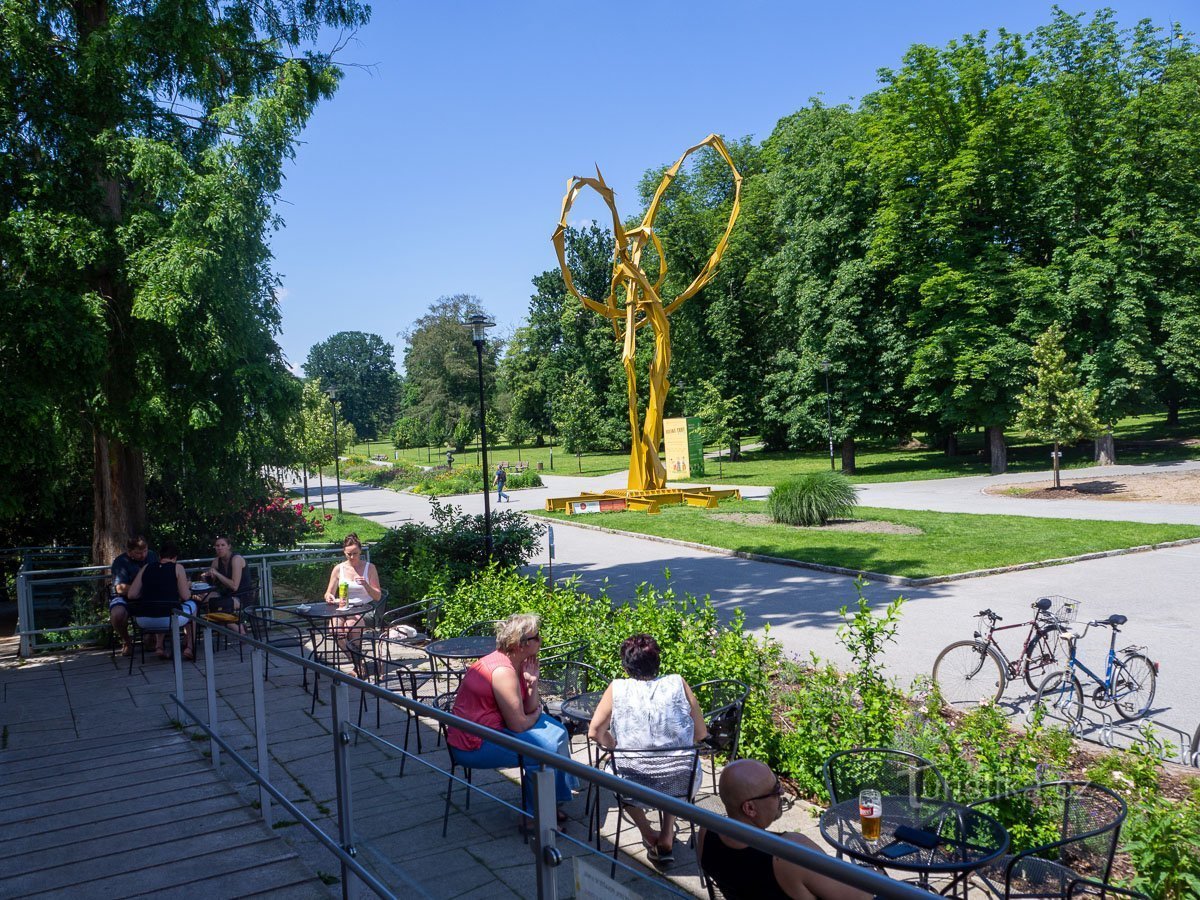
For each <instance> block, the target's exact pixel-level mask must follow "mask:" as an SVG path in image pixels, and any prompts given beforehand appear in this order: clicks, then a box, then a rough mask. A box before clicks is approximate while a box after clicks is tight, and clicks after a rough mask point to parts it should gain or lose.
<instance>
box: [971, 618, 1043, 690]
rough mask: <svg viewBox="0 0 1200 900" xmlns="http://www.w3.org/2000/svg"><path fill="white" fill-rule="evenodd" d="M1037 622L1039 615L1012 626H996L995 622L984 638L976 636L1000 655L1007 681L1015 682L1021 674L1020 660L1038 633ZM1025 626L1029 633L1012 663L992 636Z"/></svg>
mask: <svg viewBox="0 0 1200 900" xmlns="http://www.w3.org/2000/svg"><path fill="white" fill-rule="evenodd" d="M1039 621H1040V614H1039V615H1035V616H1034V617H1033V618H1032V619H1030V620H1029V621H1028V622H1016V623H1014V624H1012V625H997V624H996V623H995V622H992V623H990V624H989V626H988V632H987V635H986V636H985V635H982V634H981V635H978V637H979V639H980V640H982V641H983V642H984V643H986V644H987V645H988V646H989V647H991V648H992V649H994V650H995V651H996V652H997V653H999V654H1000V659H1001V660H1003V661H1004V665H1005V667H1006V668H1007V669H1008V671H1007V672H1005V673H1004V674H1005V677H1006V678H1007V679H1008V680H1009V681H1015V680H1016V678H1017V676H1018V675H1020V674H1021V669H1020V665H1021V659H1022V658H1024V656H1025V654H1026V652H1027V651H1028V650H1029V647H1030V645H1031V644H1032V643H1033V641H1034V639H1035V637H1036V636H1037V634H1038V632H1039V631H1040V629H1039V628H1038V623H1039ZM1026 625H1028V626H1029V631H1028V632H1026V634H1025V641H1024V643H1022V644H1021V652H1020V654H1018V656H1017V661H1016V662H1013V661H1012V660H1011V659H1009V658H1008V654H1007V653H1005V652H1004V649H1003V648H1002V647H1001V646H1000V644H998V643H997V642H996V638H995V637H993V635H994V634H995V633H996V632H997V631H1012V630H1013V629H1014V628H1022V627H1024V626H1026Z"/></svg>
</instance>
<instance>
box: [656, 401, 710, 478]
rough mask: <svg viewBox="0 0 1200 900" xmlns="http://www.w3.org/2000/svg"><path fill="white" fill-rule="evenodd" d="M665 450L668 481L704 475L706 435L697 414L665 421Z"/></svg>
mask: <svg viewBox="0 0 1200 900" xmlns="http://www.w3.org/2000/svg"><path fill="white" fill-rule="evenodd" d="M663 451H664V454H665V456H666V466H667V480H668V481H686V480H688V479H690V478H703V477H704V435H703V434H702V433H701V431H700V420H699V419H698V418H696V417H695V416H688V417H687V418H683V419H666V420H665V421H664V422H663Z"/></svg>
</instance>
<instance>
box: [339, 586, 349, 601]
mask: <svg viewBox="0 0 1200 900" xmlns="http://www.w3.org/2000/svg"><path fill="white" fill-rule="evenodd" d="M349 596H350V584H349V582H346V581H341V582H338V600H340V601H341V602H340V603H339V604H338V605H339V606H345V605H346V598H347V597H349Z"/></svg>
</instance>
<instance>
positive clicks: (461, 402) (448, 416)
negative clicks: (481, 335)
mask: <svg viewBox="0 0 1200 900" xmlns="http://www.w3.org/2000/svg"><path fill="white" fill-rule="evenodd" d="M477 312H482V307H481V306H480V302H479V299H478V298H476V297H471V296H468V295H466V294H458V295H455V296H453V297H443V298H441V299H440V300H438V301H437V302H436V303H433V304H431V305H430V307H429V311H428V312H427V313H426V314H425V315H424V316H422V317H421V318H419V319H417V321H416V322H415V323H413V327H412V328H411V329H409V330H408V331H407V332H405V334H404V340H405V350H404V372H405V385H404V415H410V416H416V417H417V418H420V419H423V420H424V421H426V422H429V423H431V433H432V434H436V437H437V439H436V441H432V440H431V443H438V444H441V443H444V442H446V441H451V442H453V444H454V447H455V450H456V451H457V452H460V453H461V452H462V449H463V447H464V446H465V445H466V443H467V442H468V441H470V440H471V439H472V437H473V436H474V435H475V434H476V432H477V431H478V430H479V422H478V417H479V374H478V361H477V358H476V353H475V345H474V344H473V343H472V341H471V332H470V330H469V329H468V328H467V327H465V326H464V325H463V322H464V321H466V319H467V317H469V316H471V315H473V314H474V313H477ZM501 349H502V344H501V342H500V341H497V340H493V339H490V338H489V339H488V340H487V341H486V342H485V343H484V346H483V383H484V391H485V396H486V397H487V398H488V402H489V405H490V399H491V397H492V396H493V393H494V390H495V385H496V361H497V359H498V357H499V355H500V350H501Z"/></svg>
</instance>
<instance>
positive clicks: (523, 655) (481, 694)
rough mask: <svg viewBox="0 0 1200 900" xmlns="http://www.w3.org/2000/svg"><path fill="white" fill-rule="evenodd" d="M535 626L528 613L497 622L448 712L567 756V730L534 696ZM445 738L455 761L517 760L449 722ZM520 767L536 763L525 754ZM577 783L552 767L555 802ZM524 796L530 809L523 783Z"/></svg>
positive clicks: (491, 764)
mask: <svg viewBox="0 0 1200 900" xmlns="http://www.w3.org/2000/svg"><path fill="white" fill-rule="evenodd" d="M540 627H541V619H540V618H539V617H538V616H535V615H532V614H529V613H518V614H517V615H514V616H509V617H508V618H507V619H505V620H504V621H503V622H501V623H500V624H499V625H497V626H496V650H495V651H494V652H493V653H489V654H488V655H487V656H485V657H483V658H482V659H479V660H476V662H475V663H474V664H473V665H472V666H471V668H469V669H468V670H467V674H466V675H465V676H463V680H462V685H461V686H460V687H459V689H458V696H457V697H456V698H455V701H454V709H453V710H452V712H453V713H454V714H455V715H456V716H461V717H462V718H464V719H468V720H470V721H472V722H478V723H479V724H480V725H486V726H488V727H489V728H495V729H496V730H498V731H504V732H507V733H508V734H510V735H512V736H513V737H515V738H516V739H517V740H519V741H525V742H526V743H529V744H533V745H534V746H537V747H541V748H542V749H543V750H548V751H550V752H552V753H560V754H562V755H563V756H568V757H569V756H570V755H571V747H570V740H569V739H568V737H567V730H566V729H565V728H564V727H563V726H562V725H561V724H560V723H559V722H557V721H555V720H554V719H552V718H550V717H549V716H548V715H546V714H545V713H543V712H542V702H541V699H540V697H539V696H538V675H539V670H538V651H539V650H541V648H542V636H541V632H540V630H539V629H540ZM446 739H447V741H448V742H449V744H450V746H451V747H453V748H454V755H455V758H456V759H457V760H458V762H459V764H460V765H464V766H468V767H470V768H472V769H497V768H512V767H514V766H516V765H518V762H519V761H518V759H517V754H516V753H514V752H513V751H511V750H508V749H506V748H504V747H500V746H498V745H497V744H493V743H492V742H491V741H485V740H483V739H482V738H479V737H476V736H475V735H471V734H467V733H466V732H465V731H460V730H459V729H457V728H453V727H451V728H448V729H447V738H446ZM525 768H526V770H527V771H530V772H534V771H537V770H538V769H540V768H541V766H540V764H538V763H537V762H535V761H534V760H531V759H529V758H528V757H526V758H525ZM578 786H579V780H578V779H577V778H575V777H574V776H573V775H568V774H566V773H565V772H561V771H558V770H555V772H554V787H555V795H556V798H557V800H558V802H559V804H563V803H566V802H567V801H568V800H570V799H571V792H572V790H573V789H575V788H577V787H578ZM524 800H525V809H526V810H529V811H532V809H533V798H532V791H531V790H530V788H529V786H528V784H527V785H526V790H525V798H524ZM566 818H567V816H566V813H564V812H563V811H562V810H561V809H560V810H559V812H558V820H559V822H563V821H565V820H566Z"/></svg>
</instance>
